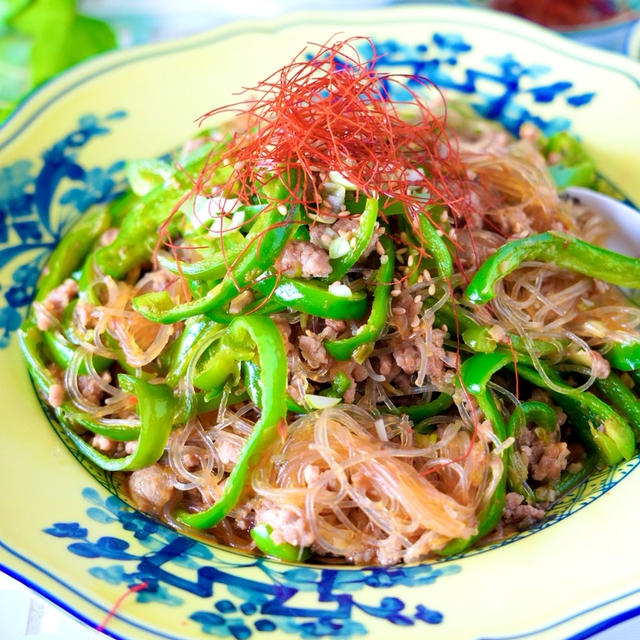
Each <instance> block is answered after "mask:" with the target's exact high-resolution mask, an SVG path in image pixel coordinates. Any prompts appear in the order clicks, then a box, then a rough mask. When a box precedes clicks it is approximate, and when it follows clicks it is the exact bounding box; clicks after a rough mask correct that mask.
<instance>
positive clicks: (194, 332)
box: [165, 316, 224, 387]
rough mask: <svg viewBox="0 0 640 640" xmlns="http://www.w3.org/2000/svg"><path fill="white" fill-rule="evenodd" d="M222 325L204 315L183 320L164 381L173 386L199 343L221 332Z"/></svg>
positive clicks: (186, 367)
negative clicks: (183, 323)
mask: <svg viewBox="0 0 640 640" xmlns="http://www.w3.org/2000/svg"><path fill="white" fill-rule="evenodd" d="M223 330H224V327H223V326H222V325H220V324H217V323H215V322H212V321H211V320H209V319H208V318H206V317H204V316H192V317H191V318H188V319H187V321H186V322H185V326H184V329H183V330H182V333H181V334H180V337H179V338H178V340H177V341H176V346H175V349H174V351H173V353H172V355H171V365H170V367H169V370H168V371H167V374H166V376H165V382H166V383H167V384H168V385H169V386H172V387H175V386H176V385H177V384H178V383H179V382H180V380H182V378H184V377H185V375H186V373H187V369H188V368H189V364H190V362H191V360H192V358H193V357H194V353H195V352H196V351H197V350H198V348H199V344H201V343H202V342H203V341H209V340H211V339H212V338H213V337H214V336H216V335H217V334H221V333H222V332H223Z"/></svg>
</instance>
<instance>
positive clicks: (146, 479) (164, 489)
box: [129, 464, 175, 514]
mask: <svg viewBox="0 0 640 640" xmlns="http://www.w3.org/2000/svg"><path fill="white" fill-rule="evenodd" d="M174 481H175V478H174V475H173V473H172V472H171V471H170V470H169V469H168V468H167V467H164V466H162V465H159V464H152V465H151V466H150V467H145V468H144V469H139V470H138V471H134V472H133V473H132V474H131V475H130V476H129V493H130V494H131V498H132V499H133V502H134V504H135V505H136V507H138V509H140V510H141V511H150V512H152V513H157V514H159V513H160V512H161V511H162V508H163V507H164V505H165V504H167V502H169V500H171V497H172V496H173V492H174V488H173V483H174Z"/></svg>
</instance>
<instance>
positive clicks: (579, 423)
mask: <svg viewBox="0 0 640 640" xmlns="http://www.w3.org/2000/svg"><path fill="white" fill-rule="evenodd" d="M548 373H549V372H548ZM550 373H553V372H550ZM518 375H519V376H520V377H521V378H524V379H525V380H527V381H528V382H531V383H532V384H534V385H536V386H537V387H539V388H541V389H548V391H549V392H550V394H551V397H552V398H553V400H554V402H555V403H556V404H558V405H559V406H560V407H561V408H562V410H563V411H564V412H565V413H566V414H567V416H568V417H569V419H570V421H571V424H572V425H573V426H574V427H575V429H576V431H577V434H578V436H579V437H580V439H581V440H582V442H583V443H584V445H585V446H586V447H587V448H589V449H590V450H591V451H594V452H596V453H598V454H599V455H600V457H601V458H602V459H603V460H604V461H605V462H606V463H607V464H609V465H614V464H616V463H618V462H620V461H621V460H629V459H630V458H632V457H633V454H634V453H635V437H634V433H633V430H632V429H631V427H630V426H629V424H628V423H627V421H626V420H625V419H624V418H622V417H621V416H620V415H618V414H617V413H616V412H615V411H614V410H613V409H612V408H611V407H610V406H609V405H608V404H606V403H605V402H603V401H602V400H600V398H598V397H597V396H595V395H593V394H592V393H590V392H588V391H583V392H576V390H575V389H574V388H573V387H570V386H569V385H567V384H564V383H563V382H562V381H561V380H560V379H559V378H558V376H556V375H555V374H554V375H553V378H554V383H555V385H556V387H560V388H562V389H563V392H562V393H560V392H558V391H557V390H555V389H550V388H549V387H548V386H547V384H546V383H545V381H544V379H543V378H542V376H541V375H540V374H539V373H538V372H537V371H535V370H534V369H530V368H529V367H527V366H525V365H520V364H519V365H518Z"/></svg>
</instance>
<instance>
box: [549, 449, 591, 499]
mask: <svg viewBox="0 0 640 640" xmlns="http://www.w3.org/2000/svg"><path fill="white" fill-rule="evenodd" d="M597 466H598V456H597V455H595V454H593V453H590V454H589V455H587V457H586V458H585V459H584V460H583V461H582V468H581V469H580V470H579V471H578V472H576V473H569V472H568V471H567V470H566V469H565V470H564V471H563V472H562V474H561V475H560V479H559V480H558V482H556V484H555V485H554V487H553V488H554V489H555V491H556V494H557V495H558V496H563V495H564V494H566V493H568V492H569V491H571V490H572V489H575V488H576V487H577V486H578V485H579V484H581V483H582V482H584V481H585V480H586V479H587V478H588V477H589V476H590V475H591V474H592V473H593V472H594V471H595V469H596V467H597Z"/></svg>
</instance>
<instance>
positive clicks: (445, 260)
mask: <svg viewBox="0 0 640 640" xmlns="http://www.w3.org/2000/svg"><path fill="white" fill-rule="evenodd" d="M418 218H419V220H420V232H421V236H422V241H423V244H424V247H425V249H428V250H429V253H431V255H432V256H433V259H434V260H435V263H436V269H437V270H438V275H439V276H440V277H441V278H445V279H446V278H450V277H451V274H452V273H453V261H452V260H451V253H449V249H448V248H447V245H446V243H445V241H444V240H443V239H442V236H441V235H440V234H439V233H438V231H437V229H436V228H435V227H434V226H433V224H432V223H431V221H430V220H429V218H428V217H427V215H426V214H424V213H422V214H420V215H419V216H418Z"/></svg>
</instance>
